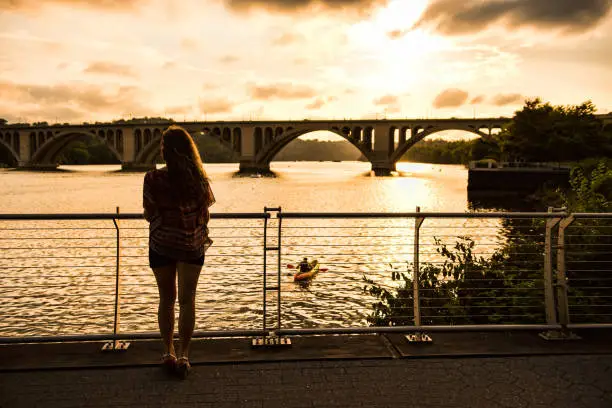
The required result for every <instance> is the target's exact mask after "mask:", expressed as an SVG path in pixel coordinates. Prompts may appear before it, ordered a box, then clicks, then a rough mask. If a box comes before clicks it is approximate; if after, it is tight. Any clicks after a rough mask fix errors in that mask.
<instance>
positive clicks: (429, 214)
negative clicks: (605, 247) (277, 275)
mask: <svg viewBox="0 0 612 408" xmlns="http://www.w3.org/2000/svg"><path fill="white" fill-rule="evenodd" d="M566 216H567V214H566V213H563V212H558V213H548V212H544V213H543V212H514V213H513V212H471V213H470V212H463V213H462V212H448V213H445V212H405V213H381V212H367V213H345V212H329V213H318V212H283V213H281V214H279V215H278V218H321V219H323V218H507V219H508V218H560V217H566Z"/></svg>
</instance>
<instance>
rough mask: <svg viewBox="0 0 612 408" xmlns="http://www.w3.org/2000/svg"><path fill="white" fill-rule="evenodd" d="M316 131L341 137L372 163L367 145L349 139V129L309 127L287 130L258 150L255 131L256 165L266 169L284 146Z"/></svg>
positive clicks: (358, 140) (351, 138) (354, 139)
mask: <svg viewBox="0 0 612 408" xmlns="http://www.w3.org/2000/svg"><path fill="white" fill-rule="evenodd" d="M256 130H257V129H256ZM317 131H327V132H331V133H334V134H336V135H338V136H340V137H342V138H343V139H344V140H346V141H348V142H349V143H350V144H351V145H353V146H355V147H356V148H357V149H358V150H359V151H360V152H361V154H363V155H364V156H365V157H366V158H367V159H368V160H369V161H370V162H371V161H372V157H371V151H370V150H368V149H367V145H366V144H364V143H363V142H362V141H361V140H360V139H357V138H353V137H351V134H352V133H351V130H350V129H348V128H346V129H339V128H336V127H334V128H331V129H329V128H327V127H321V128H314V127H312V126H309V127H307V128H287V129H286V130H285V131H284V132H283V133H282V134H281V135H280V136H279V137H276V138H274V140H273V142H272V143H270V144H267V145H266V144H264V145H263V146H261V147H260V149H259V150H258V149H257V146H258V145H257V135H258V132H257V131H255V147H256V150H255V151H256V163H257V164H258V165H260V166H264V167H268V166H269V165H270V162H271V161H272V160H274V156H276V155H277V154H278V153H279V152H280V151H281V150H283V149H284V148H285V146H287V145H288V144H289V143H291V142H292V141H294V140H295V139H297V138H298V137H300V136H303V135H305V134H308V133H311V132H317ZM347 131H348V133H347Z"/></svg>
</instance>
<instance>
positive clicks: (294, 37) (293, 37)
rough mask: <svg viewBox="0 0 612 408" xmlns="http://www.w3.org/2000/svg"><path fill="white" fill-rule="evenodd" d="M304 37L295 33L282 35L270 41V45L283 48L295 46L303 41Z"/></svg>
mask: <svg viewBox="0 0 612 408" xmlns="http://www.w3.org/2000/svg"><path fill="white" fill-rule="evenodd" d="M304 39H305V37H304V36H303V35H302V34H296V33H284V34H281V35H279V36H278V37H276V38H274V40H272V45H277V46H284V45H290V44H295V43H298V42H301V41H304Z"/></svg>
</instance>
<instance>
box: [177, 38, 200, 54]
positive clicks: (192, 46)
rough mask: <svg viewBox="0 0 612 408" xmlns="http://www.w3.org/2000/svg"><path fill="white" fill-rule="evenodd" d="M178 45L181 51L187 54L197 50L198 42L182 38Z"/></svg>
mask: <svg viewBox="0 0 612 408" xmlns="http://www.w3.org/2000/svg"><path fill="white" fill-rule="evenodd" d="M179 45H180V47H181V49H182V50H183V51H187V52H189V51H195V50H197V49H198V48H199V42H198V40H195V39H193V38H183V39H181V41H180V43H179Z"/></svg>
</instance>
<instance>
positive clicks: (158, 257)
mask: <svg viewBox="0 0 612 408" xmlns="http://www.w3.org/2000/svg"><path fill="white" fill-rule="evenodd" d="M177 262H183V263H187V264H191V265H200V266H202V265H204V255H202V256H201V257H199V258H196V259H172V258H169V257H167V256H165V255H162V254H159V253H157V252H155V251H153V250H152V249H150V248H149V266H150V267H151V268H162V267H164V266H171V265H176V263H177Z"/></svg>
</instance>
